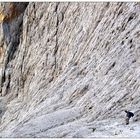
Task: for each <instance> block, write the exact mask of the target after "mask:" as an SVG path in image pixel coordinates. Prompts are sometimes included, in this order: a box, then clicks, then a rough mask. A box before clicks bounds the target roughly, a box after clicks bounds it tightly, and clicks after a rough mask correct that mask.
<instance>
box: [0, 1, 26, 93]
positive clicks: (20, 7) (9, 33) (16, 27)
mask: <svg viewBox="0 0 140 140" xmlns="http://www.w3.org/2000/svg"><path fill="white" fill-rule="evenodd" d="M13 5H14V6H15V7H16V6H17V7H16V10H17V11H14V13H15V12H17V13H19V15H17V16H16V17H14V18H13V19H10V20H4V21H3V23H2V28H3V34H4V41H5V43H6V46H7V47H6V52H5V60H4V68H3V75H2V79H1V86H2V87H3V86H4V83H5V82H6V81H7V80H8V84H7V87H6V92H7V91H8V89H9V87H10V80H11V79H10V78H9V77H11V74H9V76H8V77H7V76H6V75H5V72H6V70H7V68H8V67H9V62H10V61H11V60H13V59H14V57H15V52H16V50H17V48H18V45H19V44H20V36H21V34H22V30H23V13H24V11H25V9H26V8H27V6H28V3H27V2H25V3H22V2H19V3H13ZM8 14H9V13H8ZM10 14H11V15H12V13H10ZM10 18H11V17H10ZM10 69H11V67H10ZM1 92H2V91H1Z"/></svg>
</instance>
